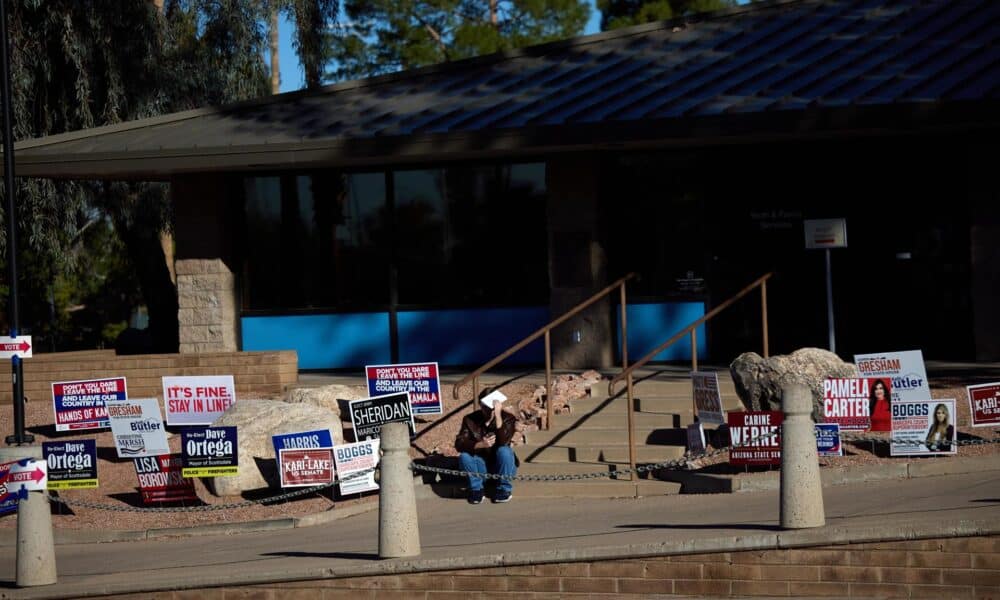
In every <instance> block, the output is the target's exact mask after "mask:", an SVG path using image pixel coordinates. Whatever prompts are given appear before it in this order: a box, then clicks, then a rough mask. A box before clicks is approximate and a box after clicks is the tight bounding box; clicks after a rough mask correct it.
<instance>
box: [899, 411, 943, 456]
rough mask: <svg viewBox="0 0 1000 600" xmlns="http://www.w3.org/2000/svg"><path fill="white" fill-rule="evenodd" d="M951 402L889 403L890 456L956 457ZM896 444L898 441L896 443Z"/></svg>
mask: <svg viewBox="0 0 1000 600" xmlns="http://www.w3.org/2000/svg"><path fill="white" fill-rule="evenodd" d="M957 416H958V415H957V413H956V412H955V401H954V400H951V399H948V400H913V401H909V402H895V401H894V402H893V403H892V440H893V441H892V442H891V443H890V444H889V453H890V454H891V455H892V456H913V455H931V454H957V453H958V444H957V443H956V442H957V432H958V428H957V427H955V423H956V420H957V419H956V417H957ZM897 440H898V441H897Z"/></svg>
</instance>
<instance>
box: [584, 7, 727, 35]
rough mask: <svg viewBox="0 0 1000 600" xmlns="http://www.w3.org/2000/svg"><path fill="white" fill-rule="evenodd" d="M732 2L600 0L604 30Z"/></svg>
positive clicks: (703, 10) (717, 8)
mask: <svg viewBox="0 0 1000 600" xmlns="http://www.w3.org/2000/svg"><path fill="white" fill-rule="evenodd" d="M732 6H736V1H735V0H597V8H598V10H600V11H601V29H602V30H604V31H608V30H610V29H618V28H619V27H629V26H631V25H641V24H642V23H652V22H654V21H662V20H665V19H670V18H673V17H683V16H685V15H691V14H695V13H700V12H708V11H713V10H720V9H723V8H729V7H732Z"/></svg>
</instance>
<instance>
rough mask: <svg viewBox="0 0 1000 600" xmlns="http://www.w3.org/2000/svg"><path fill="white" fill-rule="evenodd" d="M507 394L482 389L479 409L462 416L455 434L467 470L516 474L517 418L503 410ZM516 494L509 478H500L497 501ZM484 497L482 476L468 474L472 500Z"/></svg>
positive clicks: (471, 471) (460, 460)
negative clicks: (460, 426)
mask: <svg viewBox="0 0 1000 600" xmlns="http://www.w3.org/2000/svg"><path fill="white" fill-rule="evenodd" d="M506 399H507V397H506V396H504V395H503V394H502V393H500V392H499V391H493V392H491V391H489V390H483V393H482V394H480V397H479V410H477V411H475V412H473V413H471V414H469V415H466V417H465V418H464V419H462V428H461V429H460V430H459V431H458V437H456V438H455V449H456V450H458V451H459V452H460V454H459V457H458V462H459V464H460V465H461V468H462V470H463V471H465V472H467V473H486V472H490V473H497V474H499V475H506V476H511V477H512V476H514V475H516V474H517V463H516V459H515V457H514V450H513V449H512V448H511V447H510V441H511V439H512V438H513V437H514V432H515V428H516V425H517V418H516V417H515V416H514V415H512V414H510V413H509V412H506V411H504V410H503V402H504V400H506ZM512 495H513V483H512V482H511V481H510V480H509V479H500V480H498V481H497V488H496V495H494V496H493V501H494V502H508V501H510V499H511V496H512ZM482 501H483V478H482V477H479V476H477V475H469V504H479V503H480V502H482Z"/></svg>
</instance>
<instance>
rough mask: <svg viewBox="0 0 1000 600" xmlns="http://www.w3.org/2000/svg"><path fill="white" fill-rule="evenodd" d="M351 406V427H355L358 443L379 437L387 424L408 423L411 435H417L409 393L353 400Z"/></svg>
mask: <svg viewBox="0 0 1000 600" xmlns="http://www.w3.org/2000/svg"><path fill="white" fill-rule="evenodd" d="M350 406H351V425H353V426H354V440H355V441H357V442H360V441H362V440H369V439H374V438H377V437H379V434H380V433H381V431H382V426H383V425H385V424H386V423H407V424H409V426H410V435H415V434H416V431H417V428H416V425H415V424H414V423H413V412H412V411H411V410H410V393H409V392H403V393H399V394H387V395H385V396H374V397H372V398H363V399H361V400H352V401H351V403H350Z"/></svg>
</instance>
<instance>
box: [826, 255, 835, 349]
mask: <svg viewBox="0 0 1000 600" xmlns="http://www.w3.org/2000/svg"><path fill="white" fill-rule="evenodd" d="M826 322H827V326H828V327H829V329H830V352H833V353H834V354H836V352H837V340H836V338H835V336H834V333H833V271H832V269H831V266H830V249H829V248H827V249H826Z"/></svg>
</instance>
